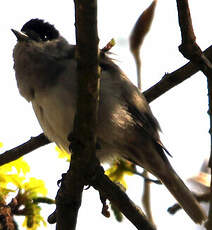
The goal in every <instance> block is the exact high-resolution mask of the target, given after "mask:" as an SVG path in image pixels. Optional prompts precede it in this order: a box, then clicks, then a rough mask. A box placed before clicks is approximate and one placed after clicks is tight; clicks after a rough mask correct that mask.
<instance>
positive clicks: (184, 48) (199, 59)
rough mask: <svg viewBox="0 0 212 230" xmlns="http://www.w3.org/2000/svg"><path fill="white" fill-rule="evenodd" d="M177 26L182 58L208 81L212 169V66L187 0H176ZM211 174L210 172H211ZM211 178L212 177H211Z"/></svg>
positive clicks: (210, 223)
mask: <svg viewBox="0 0 212 230" xmlns="http://www.w3.org/2000/svg"><path fill="white" fill-rule="evenodd" d="M177 8H178V18H179V26H180V30H181V36H182V44H181V45H180V46H179V50H180V52H181V53H182V54H183V55H184V57H186V58H188V59H190V60H191V61H192V63H193V64H194V65H196V66H198V67H199V68H200V70H201V71H202V72H203V73H204V74H205V76H206V77H207V81H208V101H209V116H210V130H209V133H210V139H211V152H210V160H209V167H210V168H212V64H211V62H210V60H209V59H208V58H207V57H206V56H205V55H204V53H203V52H202V50H201V49H200V47H199V46H198V45H197V43H196V37H195V34H194V30H193V26H192V20H191V15H190V9H189V5H188V0H177ZM211 173H212V172H211ZM211 176H212V175H211ZM206 228H207V229H208V230H209V229H212V182H211V187H210V208H209V217H208V222H207V224H206Z"/></svg>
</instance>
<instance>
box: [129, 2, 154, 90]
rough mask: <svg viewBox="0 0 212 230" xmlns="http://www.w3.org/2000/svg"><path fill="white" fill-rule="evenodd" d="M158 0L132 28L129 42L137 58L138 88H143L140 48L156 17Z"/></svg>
mask: <svg viewBox="0 0 212 230" xmlns="http://www.w3.org/2000/svg"><path fill="white" fill-rule="evenodd" d="M156 3H157V0H154V1H153V2H152V4H151V5H150V6H149V7H148V8H147V9H146V10H145V11H144V12H143V13H142V14H141V16H140V17H139V18H138V20H137V22H136V23H135V26H134V28H133V29H132V32H131V35H130V39H129V43H130V50H131V52H132V55H133V57H134V59H135V63H136V68H137V83H138V88H139V89H140V90H141V58H140V48H141V45H142V44H143V41H144V38H145V36H146V35H147V33H148V31H149V29H150V27H151V24H152V20H153V17H154V12H155V6H156Z"/></svg>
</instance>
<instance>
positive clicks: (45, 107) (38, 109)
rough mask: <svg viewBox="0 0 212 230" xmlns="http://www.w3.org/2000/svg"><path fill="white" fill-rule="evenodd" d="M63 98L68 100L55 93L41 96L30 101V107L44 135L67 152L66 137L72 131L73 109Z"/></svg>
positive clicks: (69, 102)
mask: <svg viewBox="0 0 212 230" xmlns="http://www.w3.org/2000/svg"><path fill="white" fill-rule="evenodd" d="M63 94H65V93H64V92H63ZM64 97H65V98H70V97H68V95H66V96H65V95H57V93H55V92H54V93H53V94H48V95H45V96H43V95H42V96H41V97H38V98H37V99H36V100H33V101H32V106H33V109H34V112H35V114H36V116H37V119H38V121H39V123H40V126H41V128H42V129H43V131H44V133H45V135H46V136H47V137H48V138H49V139H50V140H51V141H53V142H55V143H56V144H57V145H58V146H61V147H63V148H64V149H65V150H66V151H69V150H68V147H69V144H70V143H69V141H68V139H67V137H68V135H69V134H70V133H71V132H72V130H73V121H74V115H75V109H74V106H71V105H72V103H71V100H69V101H68V103H67V100H63V98H64Z"/></svg>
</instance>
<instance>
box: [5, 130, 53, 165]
mask: <svg viewBox="0 0 212 230" xmlns="http://www.w3.org/2000/svg"><path fill="white" fill-rule="evenodd" d="M49 143H50V141H49V140H48V138H47V137H46V136H45V135H44V134H43V133H41V134H40V135H38V136H36V137H31V139H30V140H29V141H27V142H25V143H23V144H21V145H19V146H17V147H15V148H13V149H10V150H8V151H6V152H4V153H2V154H1V155H0V166H2V165H4V164H7V163H9V162H11V161H14V160H17V159H18V158H20V157H22V156H24V155H25V154H28V153H29V152H31V151H33V150H35V149H37V148H40V147H42V146H44V145H47V144H49Z"/></svg>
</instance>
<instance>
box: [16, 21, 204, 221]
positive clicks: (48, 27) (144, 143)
mask: <svg viewBox="0 0 212 230" xmlns="http://www.w3.org/2000/svg"><path fill="white" fill-rule="evenodd" d="M12 32H13V33H14V34H15V36H16V38H17V44H16V45H15V47H14V49H13V60H14V70H15V77H16V81H17V87H18V89H19V92H20V94H21V95H22V96H23V97H24V98H25V99H26V100H27V101H28V102H30V103H31V104H32V107H33V110H34V112H35V114H36V117H37V119H38V122H39V124H40V126H41V128H42V129H43V131H44V134H45V135H46V136H47V137H48V139H49V140H51V141H52V142H55V143H56V144H57V145H58V146H60V147H61V148H63V149H64V150H66V151H67V152H70V150H69V146H70V141H69V140H68V136H69V134H70V133H71V132H72V131H73V125H74V117H75V114H76V104H77V61H76V55H75V51H76V45H71V44H69V43H68V42H67V41H66V39H65V38H64V37H62V36H61V35H60V33H59V31H58V30H57V29H56V28H55V26H54V25H52V24H50V23H48V22H45V21H44V20H41V19H38V18H35V19H31V20H29V21H28V22H26V23H25V24H24V25H23V27H22V29H21V31H17V30H14V29H12ZM99 66H100V68H101V76H100V101H99V111H98V124H97V128H96V135H97V141H98V145H99V148H97V150H96V156H97V158H98V159H99V161H100V162H101V163H104V162H110V161H111V160H114V159H120V158H123V159H126V160H129V161H131V162H133V163H135V164H136V165H138V166H141V167H143V168H144V169H146V170H147V171H149V172H150V173H152V174H153V175H154V176H156V177H157V178H158V179H159V180H160V181H161V182H162V183H163V184H164V185H165V186H166V187H167V189H168V190H169V191H170V193H171V194H172V195H173V196H174V197H175V199H176V200H177V201H178V202H179V204H180V205H181V206H182V208H183V209H184V210H185V212H186V213H187V214H188V215H189V216H190V217H191V219H192V220H193V221H194V222H195V223H198V224H201V223H202V222H204V221H205V220H206V215H205V213H204V211H203V210H202V208H201V207H200V205H199V203H198V202H197V201H196V199H195V198H194V196H193V194H192V193H191V192H190V191H189V189H188V188H187V187H186V185H185V184H184V182H183V181H182V180H181V178H180V177H179V176H178V175H177V173H176V172H175V170H174V169H173V167H172V166H171V164H170V162H169V160H168V155H167V154H169V153H168V151H167V150H166V148H165V147H164V145H163V144H162V142H161V140H160V136H159V132H160V125H159V123H158V121H157V119H156V118H155V117H154V115H153V113H152V111H151V109H150V106H149V104H148V103H147V101H146V99H145V97H144V95H143V94H142V93H141V91H140V90H139V89H138V88H137V87H136V86H135V85H134V84H133V83H132V82H131V81H130V80H129V79H128V78H127V76H126V75H125V74H124V73H123V71H122V70H121V69H120V68H119V66H118V65H117V64H115V62H114V61H113V60H112V58H111V57H110V55H108V54H107V53H106V52H101V53H100V58H99Z"/></svg>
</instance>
